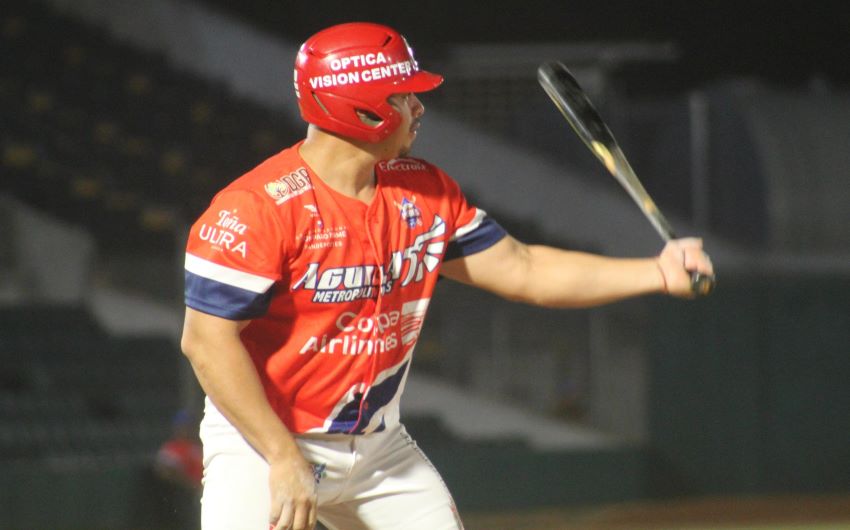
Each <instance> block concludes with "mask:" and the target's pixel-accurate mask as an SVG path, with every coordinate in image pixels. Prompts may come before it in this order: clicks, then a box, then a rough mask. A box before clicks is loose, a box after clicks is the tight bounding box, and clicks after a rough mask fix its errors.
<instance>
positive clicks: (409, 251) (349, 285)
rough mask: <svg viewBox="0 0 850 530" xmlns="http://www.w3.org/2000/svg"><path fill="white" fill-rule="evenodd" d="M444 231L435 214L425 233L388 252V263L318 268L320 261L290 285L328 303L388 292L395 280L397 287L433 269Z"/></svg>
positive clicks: (438, 254)
mask: <svg viewBox="0 0 850 530" xmlns="http://www.w3.org/2000/svg"><path fill="white" fill-rule="evenodd" d="M445 234H446V222H445V221H443V220H442V219H441V218H440V217H439V216H435V217H434V223H433V224H432V225H431V228H429V229H428V231H427V232H423V233H422V234H419V235H418V236H416V239H415V240H414V241H413V243H412V244H411V245H410V246H409V247H407V248H405V249H404V250H397V251H395V252H393V253H392V256H391V258H390V263H389V265H387V266H384V265H381V266H378V265H352V266H347V267H329V268H326V269H322V268H321V263H319V262H316V263H311V264H309V265H308V266H307V272H306V273H304V275H303V276H301V278H300V279H299V280H298V281H297V282H295V284H293V286H292V290H293V291H297V290H298V289H308V290H311V291H314V294H313V302H316V303H320V304H330V303H338V302H350V301H352V300H358V299H361V298H373V297H375V296H377V294H378V293H377V291H376V289H378V288H380V289H381V292H382V293H383V294H386V293H389V292H390V291H392V289H393V286H394V284H395V283H396V282H397V281H401V287H405V286H407V285H409V284H410V283H411V282H419V281H422V278H424V277H425V272H426V271H427V272H434V270H436V268H437V266H438V265H439V264H440V256H441V255H442V254H443V251H444V250H445V246H446V243H445V241H443V240H442V237H443V236H444V235H445ZM382 279H383V282H382Z"/></svg>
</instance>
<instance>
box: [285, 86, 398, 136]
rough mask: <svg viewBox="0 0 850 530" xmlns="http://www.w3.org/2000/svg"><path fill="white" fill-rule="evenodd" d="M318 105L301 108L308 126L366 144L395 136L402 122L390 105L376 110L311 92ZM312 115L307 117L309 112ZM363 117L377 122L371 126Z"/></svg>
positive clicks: (322, 93)
mask: <svg viewBox="0 0 850 530" xmlns="http://www.w3.org/2000/svg"><path fill="white" fill-rule="evenodd" d="M308 97H310V98H311V99H312V100H313V102H315V105H307V104H302V114H305V116H304V117H305V119H307V121H308V122H310V123H314V124H316V125H318V126H319V127H320V128H323V129H328V130H330V131H332V132H335V133H338V134H341V135H343V136H348V137H351V138H357V139H361V140H365V141H367V142H380V141H381V140H383V139H385V138H386V137H387V136H389V135H390V133H392V131H393V130H395V128H396V127H397V126H398V124H399V123H400V122H401V116H400V115H399V114H398V112H397V111H396V110H395V109H394V108H392V105H390V104H389V103H387V102H383V103H382V104H380V105H378V106H377V107H374V106H372V105H369V104H368V103H367V102H365V101H358V100H355V99H352V98H349V97H346V96H343V95H340V94H331V93H329V92H318V91H314V92H310V94H309V96H308ZM305 111H307V112H309V113H310V115H309V116H307V115H306V112H305ZM361 113H366V114H367V116H372V117H375V118H377V120H372V123H369V121H366V120H364V119H363V117H362V114H361Z"/></svg>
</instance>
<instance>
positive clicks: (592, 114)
mask: <svg viewBox="0 0 850 530" xmlns="http://www.w3.org/2000/svg"><path fill="white" fill-rule="evenodd" d="M537 80H538V81H539V82H540V85H541V86H542V87H543V90H545V91H546V94H548V95H549V97H550V98H551V99H552V101H553V102H554V103H555V106H556V107H558V110H560V111H561V114H563V115H564V118H566V119H567V121H568V122H569V124H570V125H571V126H572V128H573V130H575V132H576V134H578V136H579V138H581V140H582V141H583V142H584V143H585V144H586V145H587V147H588V148H589V149H590V150H591V152H593V154H594V155H596V158H598V159H599V160H600V162H602V164H603V165H604V166H605V167H606V168H607V169H608V171H609V172H610V173H611V174H612V175H613V176H614V178H616V179H617V181H618V182H619V183H620V184H622V186H623V187H624V188H625V189H626V191H627V192H628V193H629V195H630V196H631V197H632V199H634V201H635V202H636V203H637V205H638V206H639V207H640V209H641V211H642V212H643V213H644V215H646V217H647V219H649V221H650V222H651V223H652V226H653V227H655V230H656V231H657V232H658V234H659V235H660V236H661V238H662V239H663V240H664V241H665V242H666V241H670V240H671V239H675V238H676V236H675V235H674V233H673V229H672V227H671V226H670V223H669V222H667V219H666V218H665V217H664V215H663V214H662V213H661V211H660V210H659V209H658V206H656V205H655V201H653V200H652V197H650V196H649V193H647V191H646V190H645V189H644V187H643V185H642V184H641V182H640V180H638V178H637V175H635V172H634V170H632V167H631V165H630V164H629V162H628V160H626V156H625V155H624V154H623V152H622V151H621V150H620V146H619V145H618V144H617V141H616V140H615V139H614V135H613V134H611V131H610V130H609V129H608V126H607V125H605V122H604V121H602V118H601V117H600V116H599V113H598V112H596V109H595V108H594V107H593V104H592V103H591V102H590V100H589V99H588V98H587V95H585V93H584V90H582V88H581V87H580V86H579V84H578V82H577V81H576V79H575V77H573V75H572V74H571V73H570V71H569V70H567V67H566V66H564V65H563V64H561V63H559V62H556V61H553V62H548V63H544V64H542V65H540V67H539V68H538V69H537ZM714 283H715V278H714V275H707V274H702V273H700V272H698V271H693V272H691V290H692V291H693V292H694V294H696V295H700V296H705V295H707V294H709V293H710V292H711V291H712V289H714Z"/></svg>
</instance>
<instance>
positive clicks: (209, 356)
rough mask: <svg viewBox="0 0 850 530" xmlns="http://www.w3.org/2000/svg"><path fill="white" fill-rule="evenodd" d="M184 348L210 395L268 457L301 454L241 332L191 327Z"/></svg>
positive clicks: (185, 334)
mask: <svg viewBox="0 0 850 530" xmlns="http://www.w3.org/2000/svg"><path fill="white" fill-rule="evenodd" d="M183 351H184V353H185V354H186V356H187V358H188V359H189V361H190V363H191V365H192V368H193V370H194V371H195V374H196V376H197V378H198V382H199V383H200V385H201V387H202V388H203V390H204V392H205V393H206V394H207V396H208V397H209V398H210V399H211V400H212V402H213V403H214V404H215V405H216V407H217V408H218V409H219V411H221V413H222V414H223V415H224V416H225V417H226V418H227V419H228V420H229V421H230V422H231V423H232V424H233V426H234V427H236V429H237V430H238V431H239V432H240V433H241V434H242V435H243V436H244V437H245V439H246V440H248V442H249V443H250V444H251V445H252V446H253V447H254V448H255V449H256V450H257V451H258V452H259V453H260V454H261V455H263V457H264V458H265V459H266V460H267V461H273V460H279V459H289V458H292V457H294V456H300V452H299V451H298V447H297V445H296V444H295V440H294V438H293V436H292V434H291V433H290V432H289V430H288V429H287V428H286V427H285V426H284V424H283V423H282V422H281V421H280V418H279V417H278V416H277V414H276V413H275V412H274V411H273V410H272V408H271V406H270V405H269V403H268V400H267V398H266V395H265V392H264V390H263V387H262V384H261V383H260V379H259V376H258V375H257V373H256V369H255V368H254V365H253V363H252V362H251V360H250V357H249V356H248V353H247V352H246V351H245V349H244V346H242V343H241V341H239V339H238V336H237V337H228V336H216V335H209V334H207V335H203V334H194V333H192V331H191V330H190V331H189V332H187V333H184V339H183Z"/></svg>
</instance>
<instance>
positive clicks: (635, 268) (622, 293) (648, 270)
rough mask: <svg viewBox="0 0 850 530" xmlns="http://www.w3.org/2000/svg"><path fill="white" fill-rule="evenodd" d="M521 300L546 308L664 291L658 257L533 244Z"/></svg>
mask: <svg viewBox="0 0 850 530" xmlns="http://www.w3.org/2000/svg"><path fill="white" fill-rule="evenodd" d="M527 252H528V256H527V259H528V267H529V269H528V274H527V275H526V276H525V278H526V280H525V285H524V286H523V289H522V293H523V295H522V297H521V299H522V300H523V301H525V302H528V303H532V304H535V305H542V306H546V307H590V306H596V305H601V304H606V303H610V302H615V301H618V300H623V299H626V298H631V297H635V296H640V295H644V294H650V293H655V292H661V291H663V290H664V278H663V276H662V275H661V272H660V270H659V268H658V265H657V263H656V259H655V258H610V257H606V256H600V255H596V254H588V253H583V252H575V251H566V250H560V249H556V248H552V247H546V246H539V245H530V246H528V247H527Z"/></svg>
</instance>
